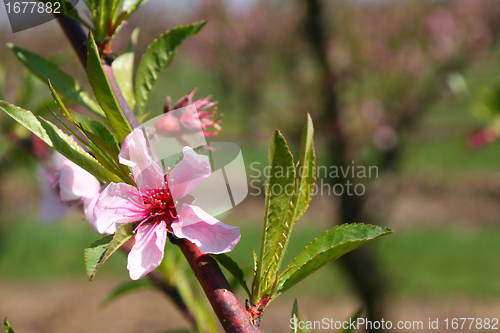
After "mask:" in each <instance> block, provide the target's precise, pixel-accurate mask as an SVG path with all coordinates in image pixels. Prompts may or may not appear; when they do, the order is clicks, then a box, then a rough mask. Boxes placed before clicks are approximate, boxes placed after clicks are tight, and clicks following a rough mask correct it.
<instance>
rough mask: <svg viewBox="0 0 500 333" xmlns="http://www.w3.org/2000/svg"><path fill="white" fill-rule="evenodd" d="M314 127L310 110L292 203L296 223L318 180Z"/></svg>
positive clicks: (303, 133) (292, 220)
mask: <svg viewBox="0 0 500 333" xmlns="http://www.w3.org/2000/svg"><path fill="white" fill-rule="evenodd" d="M313 135H314V127H313V123H312V119H311V115H310V114H309V112H308V113H307V124H306V126H305V127H304V130H303V132H302V138H301V140H300V153H299V163H298V164H297V169H296V170H297V179H296V182H295V192H294V194H293V198H292V205H293V207H295V211H294V214H293V218H292V219H291V223H292V224H293V223H295V222H296V221H297V220H298V219H299V218H300V217H301V216H302V215H303V214H304V213H305V211H306V210H307V207H308V206H309V202H310V201H311V198H312V195H313V191H314V183H315V181H316V156H315V154H314V142H313Z"/></svg>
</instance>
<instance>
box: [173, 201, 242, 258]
mask: <svg viewBox="0 0 500 333" xmlns="http://www.w3.org/2000/svg"><path fill="white" fill-rule="evenodd" d="M178 214H179V215H180V217H179V219H178V221H174V222H173V223H172V229H173V231H174V234H175V235H176V236H177V237H179V238H186V239H188V240H190V241H191V242H193V243H194V244H196V245H197V246H198V247H199V248H200V250H201V251H203V252H205V253H215V254H217V253H224V252H229V251H232V250H233V249H234V247H235V246H236V244H237V243H238V241H239V240H240V237H241V235H240V228H238V227H233V226H230V225H227V224H225V223H222V222H220V221H219V220H217V219H216V218H214V217H213V216H211V215H210V214H208V213H206V212H205V211H204V210H203V209H201V208H200V207H197V206H192V205H186V204H183V205H182V207H181V209H180V210H179V211H178Z"/></svg>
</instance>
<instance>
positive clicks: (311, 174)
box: [260, 113, 316, 297]
mask: <svg viewBox="0 0 500 333" xmlns="http://www.w3.org/2000/svg"><path fill="white" fill-rule="evenodd" d="M313 135H314V128H313V123H312V119H311V116H310V115H309V113H307V123H306V126H305V127H304V130H303V132H302V138H301V141H300V153H299V162H298V163H297V167H296V169H295V172H296V178H295V183H294V190H293V195H292V197H291V201H290V202H289V208H288V213H287V216H286V220H285V221H284V222H283V223H281V224H280V223H278V222H274V224H275V230H276V231H275V234H278V233H280V236H279V238H275V239H274V240H273V242H270V241H269V240H267V242H268V244H267V245H268V247H270V246H271V245H273V246H274V247H275V248H274V250H272V248H270V251H269V254H270V255H272V261H271V262H270V264H271V266H270V269H269V273H268V274H269V275H268V277H267V278H268V279H271V278H274V277H275V276H276V275H277V273H278V270H279V269H280V267H281V264H282V261H283V258H284V257H285V254H286V250H287V248H288V243H289V241H290V236H291V234H292V230H293V226H294V224H295V222H297V220H298V219H299V218H300V217H301V216H302V215H303V214H304V212H305V211H306V209H307V207H308V206H309V202H310V201H311V198H312V193H313V190H314V187H313V186H314V182H315V181H316V165H315V155H314V143H313ZM292 163H293V162H292ZM286 167H287V168H286V170H288V169H292V168H291V167H290V165H288V166H286ZM279 168H285V165H281V166H279ZM278 172H279V169H278ZM273 186H276V185H275V184H272V185H271V188H272V187H273ZM283 186H284V187H283ZM288 187H290V183H287V184H286V185H285V184H280V186H278V188H285V189H287V188H288ZM288 191H289V190H288ZM271 200H272V199H271ZM283 208H285V207H284V206H283ZM280 221H281V220H280ZM271 250H272V251H271ZM264 267H265V266H264ZM273 292H274V290H270V289H269V288H267V289H266V290H265V291H264V292H263V293H262V294H261V295H260V297H262V296H264V294H272V293H273Z"/></svg>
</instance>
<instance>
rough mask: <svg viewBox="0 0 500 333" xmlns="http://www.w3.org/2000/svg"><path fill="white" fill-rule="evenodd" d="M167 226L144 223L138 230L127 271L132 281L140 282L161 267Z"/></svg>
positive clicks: (162, 222)
mask: <svg viewBox="0 0 500 333" xmlns="http://www.w3.org/2000/svg"><path fill="white" fill-rule="evenodd" d="M166 241H167V225H166V223H165V222H164V221H161V222H159V223H155V224H152V223H144V224H143V225H141V226H140V227H138V228H137V233H136V235H135V244H134V246H133V247H132V250H131V251H130V253H129V255H128V263H127V269H128V270H129V273H130V278H131V279H132V280H138V279H140V278H141V277H143V276H145V275H146V274H148V273H149V272H151V271H153V270H155V269H156V267H158V266H160V264H161V261H162V260H163V253H164V250H165V242H166Z"/></svg>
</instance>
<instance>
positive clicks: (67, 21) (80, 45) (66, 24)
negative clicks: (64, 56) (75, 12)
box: [56, 15, 87, 68]
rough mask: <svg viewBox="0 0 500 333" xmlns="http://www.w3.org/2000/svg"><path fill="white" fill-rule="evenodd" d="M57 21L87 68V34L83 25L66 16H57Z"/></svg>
mask: <svg viewBox="0 0 500 333" xmlns="http://www.w3.org/2000/svg"><path fill="white" fill-rule="evenodd" d="M56 20H57V23H59V26H60V27H61V29H62V31H63V32H64V34H65V35H66V38H67V39H68V41H69V42H70V43H71V46H72V47H73V50H75V52H76V55H77V56H78V59H80V62H81V64H82V66H83V68H87V34H86V33H85V31H83V28H82V25H81V24H80V23H78V22H76V21H75V20H73V19H72V18H69V17H68V16H65V15H61V16H57V19H56Z"/></svg>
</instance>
